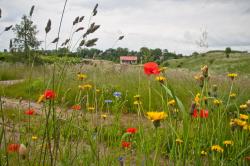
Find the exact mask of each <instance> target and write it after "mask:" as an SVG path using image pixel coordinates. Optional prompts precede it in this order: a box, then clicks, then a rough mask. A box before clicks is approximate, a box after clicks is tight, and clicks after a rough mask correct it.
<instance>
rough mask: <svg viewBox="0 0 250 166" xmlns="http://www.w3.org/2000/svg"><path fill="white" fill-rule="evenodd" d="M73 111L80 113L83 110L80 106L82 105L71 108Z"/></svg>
mask: <svg viewBox="0 0 250 166" xmlns="http://www.w3.org/2000/svg"><path fill="white" fill-rule="evenodd" d="M71 109H72V110H75V111H78V110H80V109H81V106H80V105H73V106H72V107H71Z"/></svg>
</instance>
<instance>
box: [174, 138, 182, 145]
mask: <svg viewBox="0 0 250 166" xmlns="http://www.w3.org/2000/svg"><path fill="white" fill-rule="evenodd" d="M175 142H176V143H177V144H182V143H183V141H182V140H181V139H180V138H177V139H176V140H175Z"/></svg>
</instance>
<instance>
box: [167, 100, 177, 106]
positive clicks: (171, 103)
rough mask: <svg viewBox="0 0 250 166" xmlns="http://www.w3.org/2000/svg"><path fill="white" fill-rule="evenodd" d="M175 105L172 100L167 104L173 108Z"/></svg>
mask: <svg viewBox="0 0 250 166" xmlns="http://www.w3.org/2000/svg"><path fill="white" fill-rule="evenodd" d="M175 104H176V101H175V100H174V99H172V100H170V101H169V102H168V106H175Z"/></svg>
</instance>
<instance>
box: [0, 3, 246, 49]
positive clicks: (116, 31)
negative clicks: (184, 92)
mask: <svg viewBox="0 0 250 166" xmlns="http://www.w3.org/2000/svg"><path fill="white" fill-rule="evenodd" d="M96 3H99V7H98V14H97V16H95V17H94V18H93V19H92V21H94V22H96V24H100V25H101V28H100V29H99V30H98V32H97V33H94V34H93V35H91V37H90V38H94V37H97V38H99V40H98V42H97V45H96V46H95V47H96V48H100V49H107V48H110V47H112V45H113V44H114V42H115V40H116V39H117V37H118V36H120V35H125V38H124V40H122V41H120V42H118V43H117V44H116V45H115V47H127V48H129V49H130V50H139V49H140V48H141V47H150V48H161V49H168V50H169V51H172V52H177V53H183V54H190V53H192V52H194V51H201V49H200V48H199V47H198V46H197V44H196V41H197V40H199V38H200V36H201V32H202V31H204V30H206V31H207V33H208V39H207V42H208V45H209V47H208V49H209V50H211V49H225V47H228V46H229V47H231V48H233V49H239V50H248V51H250V30H249V29H250V0H68V4H67V7H66V12H65V17H64V19H63V23H62V30H61V38H60V39H61V40H60V41H59V43H62V42H63V41H64V40H65V39H66V38H68V36H69V34H70V31H71V27H72V21H73V20H74V18H75V17H76V16H82V15H84V16H86V18H85V20H84V22H83V23H82V26H84V27H87V25H88V21H89V16H90V14H91V11H92V9H93V7H94V6H95V4H96ZM32 5H35V11H34V14H33V18H32V19H33V21H34V23H35V24H36V25H37V27H38V30H39V34H38V38H39V40H41V41H43V40H44V36H45V32H44V28H45V26H46V23H47V21H48V19H49V18H50V19H51V20H52V30H51V31H50V32H49V35H48V41H49V42H51V41H52V40H53V39H54V38H55V37H56V36H57V34H56V33H57V31H58V26H59V21H60V17H61V12H62V9H63V5H64V0H0V8H1V9H2V18H1V19H0V30H1V31H2V30H3V29H4V27H6V26H9V25H11V24H13V25H14V24H16V23H19V22H20V20H21V16H22V15H23V14H28V13H29V10H30V7H31V6H32ZM80 35H82V33H78V34H76V36H75V37H74V40H77V39H78V38H79V36H80ZM13 37H14V35H13V33H12V32H6V33H4V34H2V35H1V36H0V49H1V50H3V49H4V48H8V45H9V39H11V38H13ZM73 43H74V42H73ZM48 47H49V48H50V49H52V48H54V45H49V46H48Z"/></svg>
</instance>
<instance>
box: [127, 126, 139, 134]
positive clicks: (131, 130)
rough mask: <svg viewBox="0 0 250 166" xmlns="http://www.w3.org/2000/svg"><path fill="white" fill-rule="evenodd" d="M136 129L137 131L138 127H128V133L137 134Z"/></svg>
mask: <svg viewBox="0 0 250 166" xmlns="http://www.w3.org/2000/svg"><path fill="white" fill-rule="evenodd" d="M136 131H137V129H136V128H132V127H131V128H127V130H126V133H130V134H135V133H136Z"/></svg>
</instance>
